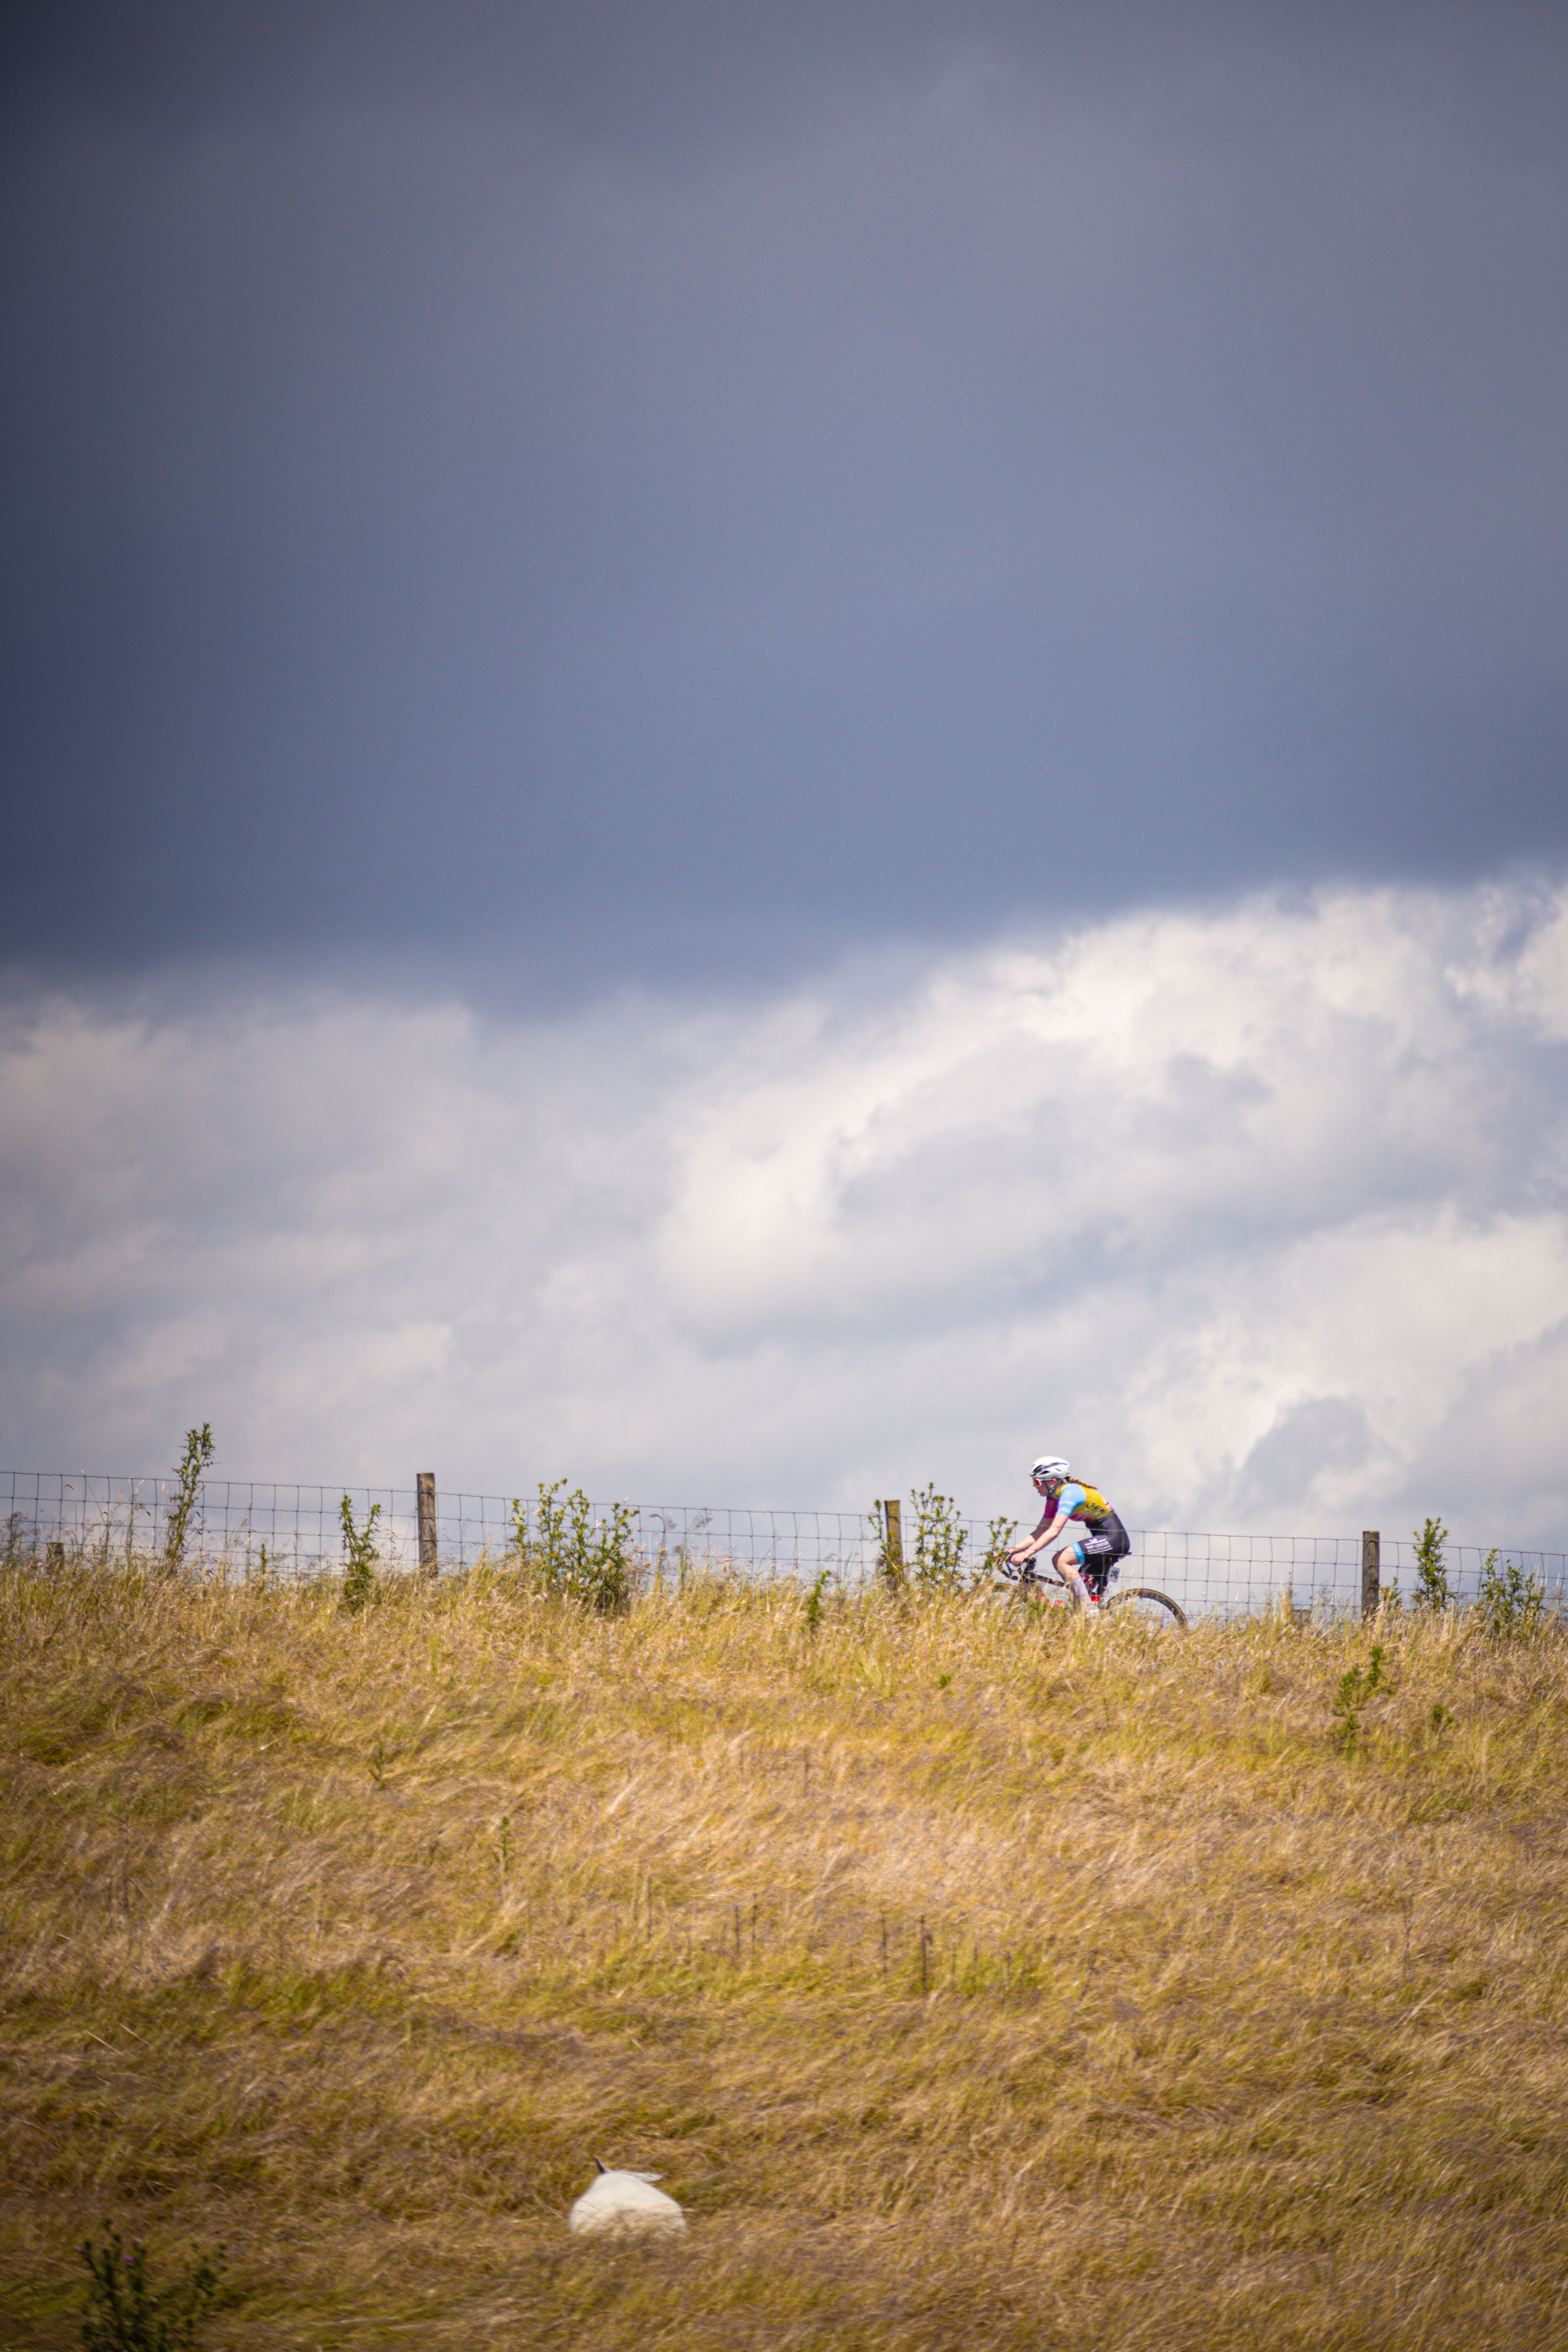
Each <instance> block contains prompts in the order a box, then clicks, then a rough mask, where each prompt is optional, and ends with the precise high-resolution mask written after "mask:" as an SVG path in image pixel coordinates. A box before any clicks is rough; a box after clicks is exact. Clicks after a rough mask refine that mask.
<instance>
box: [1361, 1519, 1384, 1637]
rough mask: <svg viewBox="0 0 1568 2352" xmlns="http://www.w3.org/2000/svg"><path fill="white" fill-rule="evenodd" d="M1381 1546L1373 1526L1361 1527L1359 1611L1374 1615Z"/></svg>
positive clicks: (1367, 1615)
mask: <svg viewBox="0 0 1568 2352" xmlns="http://www.w3.org/2000/svg"><path fill="white" fill-rule="evenodd" d="M1380 1556H1381V1546H1380V1543H1379V1540H1378V1532H1377V1529H1376V1528H1363V1529H1362V1535H1361V1613H1362V1615H1363V1617H1375V1616H1376V1614H1377V1603H1378V1597H1379V1594H1380V1592H1381V1590H1382V1582H1381V1557H1380Z"/></svg>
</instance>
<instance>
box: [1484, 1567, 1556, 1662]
mask: <svg viewBox="0 0 1568 2352" xmlns="http://www.w3.org/2000/svg"><path fill="white" fill-rule="evenodd" d="M1545 1607H1546V1587H1545V1585H1544V1584H1543V1583H1542V1580H1541V1579H1540V1578H1539V1577H1536V1576H1527V1575H1526V1574H1525V1572H1524V1570H1523V1569H1521V1568H1520V1567H1519V1566H1517V1565H1516V1563H1515V1562H1514V1561H1513V1560H1511V1559H1510V1560H1508V1561H1507V1562H1505V1564H1504V1565H1503V1566H1502V1567H1501V1568H1499V1566H1498V1564H1497V1546H1496V1545H1495V1544H1494V1545H1493V1546H1492V1549H1491V1550H1490V1551H1489V1552H1488V1554H1487V1556H1486V1559H1485V1560H1484V1561H1483V1562H1482V1565H1481V1583H1480V1591H1479V1593H1478V1595H1477V1598H1476V1612H1477V1615H1478V1616H1479V1620H1480V1622H1481V1624H1482V1626H1483V1627H1484V1628H1485V1630H1486V1632H1487V1633H1489V1634H1490V1636H1491V1638H1492V1640H1493V1641H1496V1642H1506V1641H1509V1640H1511V1639H1512V1638H1513V1637H1514V1636H1516V1635H1519V1634H1528V1633H1534V1631H1535V1630H1536V1628H1537V1627H1538V1626H1539V1624H1540V1623H1541V1619H1542V1612H1543V1611H1544V1609H1545Z"/></svg>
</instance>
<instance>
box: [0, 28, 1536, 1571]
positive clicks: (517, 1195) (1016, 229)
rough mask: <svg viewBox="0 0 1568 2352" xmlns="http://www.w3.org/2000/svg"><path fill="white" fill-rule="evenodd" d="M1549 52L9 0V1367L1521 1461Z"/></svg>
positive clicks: (1204, 1506)
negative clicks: (37, 3)
mask: <svg viewBox="0 0 1568 2352" xmlns="http://www.w3.org/2000/svg"><path fill="white" fill-rule="evenodd" d="M1565 100H1568V16H1564V14H1563V10H1562V9H1561V7H1560V6H1552V7H1545V6H1542V7H1529V6H1523V5H1511V4H1510V0H1493V5H1486V6H1481V5H1456V6H1443V5H1436V0H1433V4H1432V5H1419V6H1414V5H1413V6H1408V7H1405V6H1398V7H1395V6H1379V5H1358V6H1355V7H1350V6H1345V7H1335V6H1331V5H1318V6H1312V7H1306V6H1300V7H1273V8H1270V7H1268V6H1267V5H1247V6H1241V5H1237V6H1223V5H1212V6H1211V5H1198V6H1189V7H1178V8H1173V7H1171V6H1169V5H1159V6H1156V5H1141V6H1134V5H1104V6H1095V7H1086V6H1083V5H1077V0H1075V5H1071V6H1067V5H1062V6H1055V5H1000V4H999V0H975V5H964V6H963V7H961V8H960V7H952V6H948V7H940V6H937V5H929V0H898V5H894V0H886V5H864V4H862V5H856V0H837V5H826V0H824V5H791V6H787V7H786V6H784V5H779V6H776V7H772V8H763V7H760V6H748V5H737V4H736V0H730V5H721V0H700V5H697V0H668V5H667V0H650V5H619V6H607V5H593V4H592V0H589V4H588V5H575V6H571V7H566V6H563V5H553V6H552V7H550V8H547V9H546V8H538V7H529V6H523V5H503V0H495V5H475V0H444V5H424V4H423V0H420V5H412V0H364V5H331V0H314V5H271V6H267V7H255V6H253V7H240V6H238V5H223V4H222V0H216V5H215V0H189V5H180V6H175V5H166V0H164V5H159V0H148V5H139V6H137V7H135V8H133V9H128V8H124V7H108V6H105V7H102V8H96V7H90V6H84V5H76V6H71V7H60V6H52V5H51V6H46V5H34V0H12V5H10V6H9V7H8V8H7V9H6V10H5V11H4V12H3V13H0V213H3V227H4V234H3V235H0V304H3V306H4V315H5V320H6V327H7V331H6V334H5V338H4V340H3V342H0V415H3V417H4V432H3V433H0V528H3V529H4V530H5V544H6V549H7V555H8V562H7V564H6V567H5V574H4V580H3V582H0V761H3V767H0V774H3V776H4V780H5V800H4V811H5V835H4V841H5V856H4V858H3V859H0V942H3V944H0V1243H3V1248H0V1306H3V1307H4V1317H3V1321H4V1340H3V1342H0V1439H3V1441H4V1444H3V1447H0V1450H4V1451H5V1452H6V1453H8V1454H11V1456H12V1457H13V1458H14V1459H16V1460H18V1461H19V1462H21V1463H22V1464H23V1465H27V1464H40V1463H41V1464H45V1465H50V1466H54V1465H58V1464H60V1463H66V1462H74V1463H76V1464H78V1465H89V1466H93V1467H100V1468H124V1469H130V1470H137V1471H140V1470H146V1469H157V1468H159V1467H161V1466H163V1465H164V1464H165V1463H166V1462H167V1460H168V1459H169V1458H170V1456H171V1453H172V1449H173V1448H174V1446H175V1445H176V1444H177V1443H178V1437H179V1433H180V1432H181V1431H183V1430H184V1428H185V1427H187V1426H189V1425H190V1423H192V1422H199V1421H201V1420H203V1419H206V1418H210V1419H212V1420H213V1421H214V1423H215V1424H216V1426H217V1427H218V1429H219V1433H220V1438H221V1441H222V1444H223V1447H224V1463H223V1466H224V1467H225V1468H226V1469H227V1470H231V1471H234V1472H236V1473H243V1474H247V1475H261V1476H279V1477H290V1476H301V1477H312V1476H320V1477H323V1478H332V1477H336V1476H344V1477H353V1478H355V1479H361V1478H363V1479H364V1480H366V1481H372V1482H375V1481H380V1480H383V1479H386V1478H391V1477H395V1476H403V1475H405V1474H406V1473H407V1472H408V1470H409V1469H410V1467H411V1466H412V1465H413V1464H414V1459H415V1456H416V1455H417V1456H419V1457H420V1462H421V1466H423V1465H424V1464H425V1463H426V1462H429V1461H434V1462H435V1464H436V1465H437V1469H438V1471H439V1473H440V1475H441V1476H442V1478H443V1481H444V1482H446V1483H447V1484H452V1483H454V1482H456V1481H463V1482H467V1483H468V1484H469V1485H471V1486H479V1487H486V1488H489V1489H492V1490H497V1491H499V1490H500V1489H501V1488H503V1487H504V1488H505V1490H506V1491H508V1492H515V1491H518V1489H519V1487H520V1486H526V1485H528V1484H530V1483H531V1480H532V1478H534V1477H535V1476H539V1475H543V1476H546V1477H549V1476H554V1475H558V1474H560V1473H563V1472H564V1473H565V1474H567V1475H570V1476H572V1477H574V1478H576V1477H582V1478H584V1479H585V1480H586V1481H587V1482H588V1483H589V1484H590V1485H591V1486H595V1487H596V1488H597V1489H598V1490H599V1491H600V1492H601V1493H605V1494H608V1493H613V1492H619V1493H626V1492H628V1491H630V1492H633V1493H638V1492H640V1493H641V1494H643V1495H645V1496H647V1494H649V1493H650V1492H651V1493H654V1494H657V1493H658V1491H659V1490H662V1491H663V1492H664V1494H665V1495H666V1496H667V1497H669V1496H671V1492H672V1490H674V1496H675V1498H676V1499H682V1498H684V1499H694V1500H699V1501H700V1500H703V1499H708V1500H720V1499H725V1500H732V1501H740V1502H746V1501H758V1500H761V1501H765V1500H770V1499H777V1500H784V1501H792V1502H799V1503H806V1504H809V1503H821V1504H825V1505H831V1504H838V1503H842V1504H845V1505H847V1507H859V1506H860V1505H861V1504H862V1503H863V1502H864V1501H865V1500H866V1499H867V1498H868V1496H869V1495H870V1494H871V1493H873V1492H893V1491H897V1490H899V1489H900V1488H902V1487H905V1486H909V1485H910V1484H915V1483H923V1481H924V1480H925V1479H927V1478H929V1477H934V1478H935V1479H936V1480H937V1481H938V1483H939V1484H941V1485H942V1486H945V1487H947V1488H948V1489H949V1490H957V1491H958V1492H959V1493H960V1495H961V1498H962V1499H963V1500H964V1501H965V1502H966V1504H968V1505H969V1506H971V1507H974V1508H976V1509H990V1508H992V1507H997V1508H1012V1507H1016V1503H1017V1500H1018V1497H1017V1494H1016V1484H1015V1475H1016V1469H1017V1466H1018V1464H1019V1462H1020V1460H1026V1459H1027V1457H1028V1455H1029V1454H1031V1453H1032V1452H1033V1451H1035V1450H1036V1449H1037V1447H1038V1446H1040V1445H1042V1444H1047V1443H1049V1444H1051V1445H1052V1446H1053V1447H1058V1446H1059V1447H1062V1448H1063V1449H1065V1450H1067V1451H1068V1452H1069V1453H1070V1454H1074V1455H1077V1456H1078V1457H1079V1459H1090V1460H1091V1461H1092V1465H1093V1466H1095V1467H1096V1468H1097V1469H1098V1470H1100V1471H1101V1472H1103V1473H1104V1475H1105V1476H1106V1477H1107V1479H1108V1480H1109V1481H1110V1484H1111V1486H1113V1487H1114V1488H1115V1490H1116V1492H1117V1494H1118V1496H1120V1497H1121V1499H1122V1500H1123V1501H1124V1502H1125V1504H1126V1506H1127V1507H1128V1509H1129V1511H1130V1512H1131V1513H1132V1514H1134V1515H1135V1516H1136V1517H1140V1518H1142V1520H1144V1521H1145V1522H1148V1521H1150V1520H1152V1519H1162V1518H1163V1519H1176V1520H1178V1521H1179V1522H1180V1523H1181V1524H1183V1525H1186V1526H1203V1525H1207V1526H1210V1527H1215V1526H1217V1527H1261V1526H1265V1525H1269V1526H1275V1527H1284V1528H1302V1527H1309V1528H1310V1527H1311V1526H1313V1525H1316V1526H1317V1527H1318V1528H1326V1529H1327V1530H1328V1531H1335V1530H1342V1529H1343V1528H1351V1529H1352V1530H1353V1529H1354V1528H1358V1527H1360V1526H1362V1525H1370V1524H1374V1523H1377V1524H1387V1525H1389V1526H1390V1527H1394V1528H1399V1527H1401V1526H1402V1524H1408V1521H1407V1520H1404V1519H1403V1516H1402V1515H1404V1514H1405V1513H1408V1514H1410V1516H1411V1517H1418V1516H1420V1515H1421V1514H1423V1513H1424V1512H1425V1511H1426V1510H1427V1509H1430V1508H1438V1509H1441V1510H1442V1511H1443V1512H1444V1513H1445V1514H1446V1516H1447V1517H1448V1518H1449V1520H1450V1523H1451V1524H1452V1525H1454V1526H1455V1527H1456V1528H1464V1530H1465V1531H1466V1533H1467V1534H1468V1535H1471V1536H1473V1537H1475V1538H1478V1539H1488V1540H1489V1539H1492V1538H1497V1539H1500V1540H1510V1539H1520V1538H1529V1539H1532V1540H1535V1541H1538V1542H1546V1543H1551V1542H1553V1541H1555V1542H1557V1543H1559V1544H1561V1543H1562V1542H1563V1538H1564V1528H1563V1515H1564V1512H1565V1511H1568V1473H1565V1472H1564V1468H1563V1452H1562V1440H1561V1415H1560V1412H1559V1410H1558V1408H1557V1405H1556V1403H1555V1400H1556V1399H1557V1398H1558V1397H1560V1396H1561V1393H1562V1391H1563V1378H1564V1363H1565V1357H1564V1349H1565V1348H1568V1336H1565V1335H1568V1202H1565V1197H1564V1168H1565V1165H1568V1162H1565V1160H1564V1156H1563V1155H1564V1141H1563V1122H1562V1114H1561V1108H1560V1106H1561V1104H1562V1102H1563V1099H1564V1087H1563V1076H1564V1069H1563V1053H1564V1041H1565V1040H1568V958H1565V956H1564V950H1563V941H1564V940H1565V939H1568V929H1565V928H1564V915H1563V905H1564V898H1563V892H1564V888H1565V887H1568V884H1565V881H1564V876H1565V874H1568V791H1565V790H1564V772H1563V759H1564V746H1565V743H1568V646H1565V644H1564V635H1565V620H1564V615H1565V614H1568V596H1565V593H1564V592H1565V589H1568V579H1565V576H1564V574H1565V570H1568V559H1565V549H1568V530H1565V524H1568V285H1565V282H1564V280H1565V275H1568V271H1565V260H1568V148H1565V146H1564V142H1563V135H1562V132H1563V121H1564V116H1565V104H1564V101H1565ZM1478 1462H1479V1463H1480V1464H1482V1465H1485V1469H1486V1476H1487V1480H1488V1481H1489V1484H1488V1485H1487V1486H1486V1487H1485V1490H1484V1491H1483V1492H1482V1493H1480V1494H1479V1495H1478V1494H1477V1492H1476V1491H1475V1487H1474V1470H1475V1465H1476V1464H1477V1463H1478ZM1494 1502H1495V1503H1496V1504H1497V1506H1498V1509H1497V1511H1496V1512H1493V1511H1492V1509H1491V1506H1492V1505H1493V1503H1494ZM1505 1505H1506V1510H1504V1508H1503V1506H1505Z"/></svg>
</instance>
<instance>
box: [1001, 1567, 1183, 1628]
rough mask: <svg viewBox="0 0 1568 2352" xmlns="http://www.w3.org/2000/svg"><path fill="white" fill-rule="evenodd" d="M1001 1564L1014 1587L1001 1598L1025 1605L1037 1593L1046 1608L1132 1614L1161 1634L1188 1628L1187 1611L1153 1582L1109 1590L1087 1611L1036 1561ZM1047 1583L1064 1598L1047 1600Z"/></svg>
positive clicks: (1105, 1614) (1114, 1571) (1091, 1613)
mask: <svg viewBox="0 0 1568 2352" xmlns="http://www.w3.org/2000/svg"><path fill="white" fill-rule="evenodd" d="M1000 1566H1001V1573H1002V1574H1003V1575H1004V1576H1005V1578H1006V1580H1007V1581H1008V1583H1009V1584H1010V1585H1012V1586H1013V1587H1014V1590H1013V1591H1012V1592H1010V1593H1008V1594H1006V1595H1005V1596H1004V1595H1003V1594H1001V1593H1000V1592H998V1593H997V1597H998V1599H1002V1598H1004V1597H1005V1598H1006V1599H1008V1600H1011V1601H1017V1602H1020V1603H1025V1604H1026V1603H1027V1601H1029V1599H1030V1597H1031V1596H1032V1595H1033V1594H1038V1595H1039V1597H1040V1600H1041V1602H1042V1604H1043V1606H1044V1607H1046V1608H1047V1609H1076V1610H1077V1611H1078V1612H1079V1615H1080V1616H1094V1617H1109V1616H1110V1615H1111V1614H1112V1612H1114V1613H1115V1614H1116V1615H1117V1616H1119V1617H1121V1618H1122V1619H1123V1620H1125V1619H1127V1618H1129V1617H1131V1618H1132V1619H1134V1620H1136V1622H1138V1623H1139V1624H1141V1625H1148V1626H1151V1627H1152V1629H1153V1630H1154V1631H1155V1632H1156V1633H1185V1632H1186V1630H1187V1612H1186V1611H1185V1610H1184V1609H1183V1608H1182V1607H1181V1605H1180V1603H1179V1602H1177V1601H1173V1600H1172V1598H1171V1596H1170V1594H1169V1593H1168V1592H1157V1591H1155V1590H1154V1587H1153V1586H1152V1584H1129V1585H1124V1586H1123V1587H1122V1588H1121V1590H1120V1591H1111V1590H1110V1589H1108V1590H1107V1591H1105V1592H1104V1593H1103V1594H1102V1595H1101V1597H1100V1600H1099V1601H1097V1602H1096V1604H1095V1606H1094V1608H1093V1609H1092V1610H1086V1609H1085V1608H1084V1605H1083V1602H1082V1601H1080V1600H1079V1597H1078V1594H1077V1593H1076V1592H1075V1591H1073V1589H1072V1587H1071V1585H1070V1584H1068V1583H1067V1582H1065V1581H1064V1580H1063V1579H1062V1578H1061V1577H1059V1576H1054V1575H1053V1574H1052V1573H1051V1571H1050V1570H1049V1569H1038V1570H1037V1568H1036V1566H1035V1563H1034V1561H1033V1560H1026V1561H1025V1563H1024V1565H1023V1567H1022V1568H1013V1567H1010V1566H1009V1565H1008V1563H1007V1562H1006V1561H1005V1560H1003V1561H1002V1562H1001V1564H1000ZM1119 1568H1120V1564H1118V1566H1117V1567H1113V1568H1112V1570H1111V1571H1110V1580H1108V1582H1113V1581H1114V1580H1115V1578H1116V1577H1117V1575H1118V1573H1119ZM1047 1584H1049V1585H1054V1586H1055V1588H1056V1590H1057V1591H1058V1592H1059V1593H1060V1594H1061V1595H1062V1598H1061V1600H1059V1601H1052V1600H1048V1599H1047V1597H1046V1595H1045V1593H1044V1591H1043V1590H1042V1588H1043V1587H1044V1586H1046V1585H1047ZM993 1590H995V1588H993Z"/></svg>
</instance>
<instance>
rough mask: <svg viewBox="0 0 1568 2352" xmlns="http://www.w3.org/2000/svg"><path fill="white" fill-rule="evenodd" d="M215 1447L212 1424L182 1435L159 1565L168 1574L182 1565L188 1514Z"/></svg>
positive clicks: (211, 1459) (189, 1519)
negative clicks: (183, 1438)
mask: <svg viewBox="0 0 1568 2352" xmlns="http://www.w3.org/2000/svg"><path fill="white" fill-rule="evenodd" d="M216 1450H217V1449H216V1446H215V1445H214V1444H213V1433H212V1423H210V1422H205V1421H204V1422H203V1423H202V1425H201V1427H200V1428H199V1429H187V1430H186V1432H185V1450H184V1454H181V1456H180V1459H179V1463H178V1465H177V1466H176V1468H175V1471H174V1498H173V1500H172V1501H171V1503H170V1505H169V1532H168V1537H167V1539H166V1541H165V1543H164V1546H163V1565H164V1567H165V1568H166V1569H167V1570H169V1572H170V1574H171V1575H174V1574H177V1573H178V1571H179V1570H180V1569H182V1568H183V1567H184V1561H185V1543H186V1539H187V1538H188V1536H189V1534H190V1526H191V1518H192V1515H193V1513H194V1512H195V1507H196V1503H197V1500H198V1498H199V1496H200V1494H201V1489H202V1473H203V1472H204V1471H205V1470H207V1469H210V1467H211V1466H212V1461H213V1457H214V1454H216Z"/></svg>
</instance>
